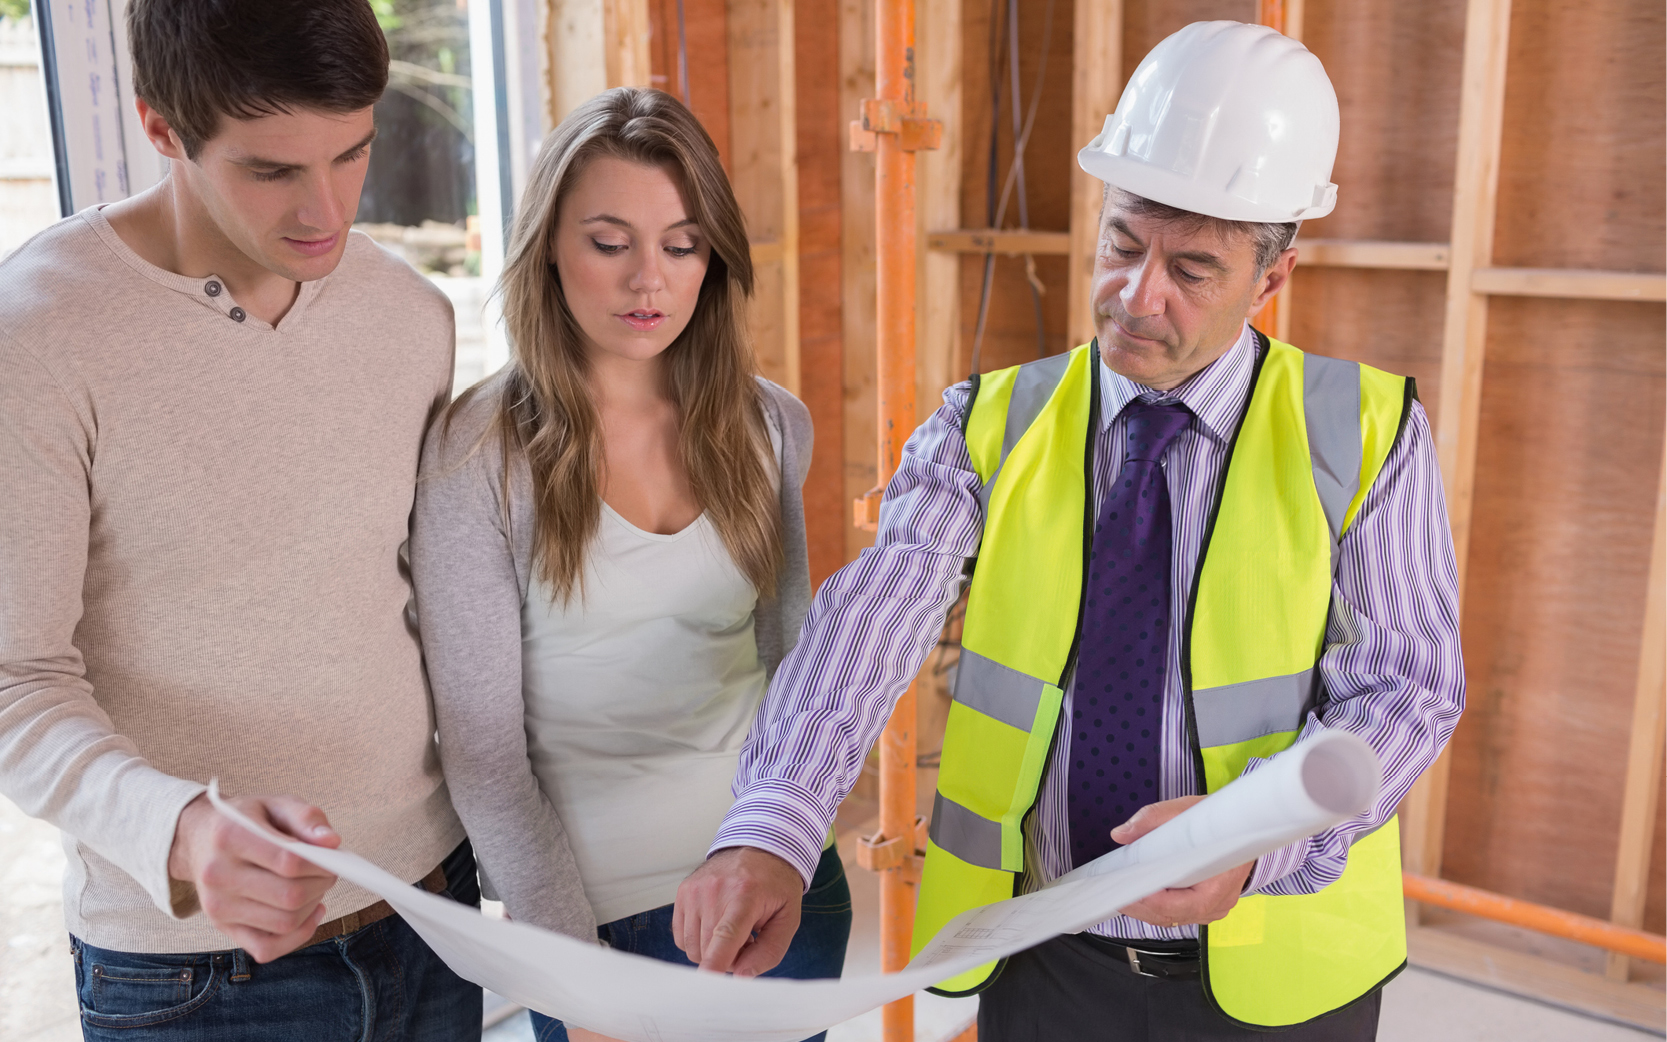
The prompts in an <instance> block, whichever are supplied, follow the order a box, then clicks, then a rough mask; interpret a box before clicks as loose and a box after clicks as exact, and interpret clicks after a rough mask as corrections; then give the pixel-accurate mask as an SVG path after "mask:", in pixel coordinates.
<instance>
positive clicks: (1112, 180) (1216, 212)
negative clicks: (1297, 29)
mask: <svg viewBox="0 0 1667 1042" xmlns="http://www.w3.org/2000/svg"><path fill="white" fill-rule="evenodd" d="M1337 125H1338V115H1337V93H1336V91H1334V90H1332V88H1331V80H1330V78H1328V77H1327V76H1326V73H1325V68H1324V67H1323V66H1322V65H1321V64H1320V59H1318V58H1316V57H1314V55H1313V53H1312V52H1310V51H1309V50H1308V48H1306V47H1304V46H1303V45H1302V44H1300V43H1298V42H1297V41H1295V40H1293V39H1291V38H1290V37H1288V36H1285V35H1283V34H1281V33H1279V32H1276V31H1275V30H1273V29H1270V28H1268V27H1267V26H1263V25H1246V24H1245V23H1243V22H1194V23H1192V24H1191V25H1189V26H1187V27H1186V28H1184V29H1182V30H1181V31H1180V32H1177V33H1175V34H1174V35H1173V36H1170V37H1169V38H1168V39H1166V40H1164V41H1163V42H1162V43H1159V44H1158V45H1157V46H1156V47H1154V48H1152V53H1150V54H1148V55H1147V56H1146V60H1145V61H1143V62H1141V63H1140V68H1138V69H1136V70H1135V72H1134V76H1133V77H1132V78H1131V79H1130V80H1129V85H1128V87H1126V88H1125V89H1124V91H1123V97H1122V99H1121V100H1119V101H1118V102H1117V111H1116V112H1114V113H1112V114H1111V115H1109V116H1107V117H1106V123H1105V128H1104V129H1103V130H1101V131H1100V135H1099V136H1098V137H1096V138H1095V139H1094V140H1093V141H1090V142H1089V143H1088V147H1087V148H1084V149H1083V150H1082V151H1081V152H1078V153H1077V162H1078V163H1079V164H1080V165H1081V166H1082V168H1083V169H1084V170H1086V171H1087V172H1088V173H1090V174H1092V175H1094V176H1095V177H1097V178H1099V179H1100V180H1102V181H1104V182H1106V183H1107V184H1110V185H1114V186H1115V187H1117V188H1121V189H1123V190H1124V191H1126V192H1133V193H1134V194H1135V195H1139V196H1144V197H1145V198H1147V199H1151V200H1153V201H1154V202H1159V203H1165V204H1167V205H1169V206H1174V207H1177V208H1179V209H1182V210H1188V211H1191V212H1193V213H1200V214H1207V215H1208V216H1211V217H1220V218H1223V219H1225V220H1229V221H1261V222H1275V223H1285V222H1289V221H1305V220H1309V219H1311V218H1315V217H1324V216H1325V215H1326V214H1328V213H1330V212H1331V210H1332V207H1334V206H1336V205H1337V186H1336V185H1334V184H1332V183H1331V165H1332V162H1333V161H1334V160H1335V159H1336V158H1337Z"/></svg>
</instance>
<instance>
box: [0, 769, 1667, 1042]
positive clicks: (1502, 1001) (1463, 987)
mask: <svg viewBox="0 0 1667 1042" xmlns="http://www.w3.org/2000/svg"><path fill="white" fill-rule="evenodd" d="M854 834H855V833H854V832H851V833H849V834H848V835H854ZM849 844H850V840H849V838H847V839H846V840H845V842H843V843H842V844H841V849H842V850H844V849H845V848H846V847H847V846H849ZM848 863H849V861H848ZM63 864H64V855H63V851H62V848H61V847H59V845H58V837H57V833H56V831H55V830H54V829H52V828H51V827H49V826H47V825H44V824H42V823H41V822H38V821H33V820H31V819H29V818H26V817H24V816H23V814H22V812H21V811H19V810H18V809H17V808H16V807H15V806H13V805H12V804H11V803H9V802H7V801H6V800H4V799H0V1042H77V1040H79V1039H80V1038H81V1032H80V1029H79V1025H78V1022H77V1017H76V1005H75V994H74V980H73V975H72V972H71V965H70V960H69V950H68V942H67V938H66V937H65V935H64V932H63V909H62V905H61V898H60V896H59V878H60V875H61V873H62V871H63ZM851 889H852V898H853V904H854V906H855V924H856V925H855V929H854V932H853V936H852V938H851V950H850V954H849V955H848V956H847V959H846V972H847V973H853V974H855V973H872V972H874V971H875V969H876V968H877V966H878V961H879V956H878V939H877V938H878V933H877V929H878V926H877V923H878V919H877V916H876V914H875V907H876V904H877V902H878V897H877V887H876V884H875V880H874V877H873V876H871V875H869V874H868V873H865V872H862V871H860V870H859V871H852V873H851ZM974 1009H975V1006H974V1003H973V1001H972V1000H952V999H940V998H937V997H935V996H929V995H927V996H922V997H921V998H920V999H919V1000H917V1007H916V1023H917V1031H918V1036H917V1037H918V1038H919V1039H920V1040H921V1042H943V1040H947V1039H950V1038H953V1037H954V1036H955V1035H956V1034H958V1033H959V1032H960V1030H961V1029H962V1028H963V1027H964V1026H965V1025H966V1024H967V1023H969V1022H970V1021H971V1019H972V1017H973V1015H974ZM879 1037H880V1035H879V1016H878V1013H877V1012H876V1013H871V1014H868V1015H866V1016H863V1017H859V1018H857V1019H856V1020H853V1021H850V1022H848V1023H845V1024H841V1025H839V1026H837V1027H835V1028H833V1029H832V1030H831V1031H829V1033H828V1040H829V1042H878V1040H879ZM1378 1037H1379V1039H1380V1040H1381V1042H1643V1040H1645V1039H1650V1038H1656V1037H1659V1034H1657V1035H1652V1034H1650V1033H1648V1032H1643V1031H1638V1030H1636V1029H1633V1028H1627V1027H1622V1026H1620V1025H1616V1024H1610V1023H1606V1022H1603V1021H1598V1020H1593V1019H1591V1018H1588V1017H1584V1016H1580V1015H1578V1014H1575V1013H1570V1012H1568V1011H1566V1010H1562V1009H1556V1008H1553V1007H1550V1006H1546V1005H1542V1004H1540V1003H1537V1002H1533V1001H1531V1000H1528V999H1524V998H1520V997H1518V996H1515V995H1506V994H1502V993H1500V992H1494V991H1489V990H1487V989H1485V988H1478V987H1475V986H1472V985H1469V984H1465V983H1462V982H1459V981H1454V980H1450V979H1448V978H1445V977H1440V976H1436V975H1435V974H1431V973H1425V972H1422V971H1419V970H1409V971H1407V972H1406V973H1403V974H1402V975H1401V976H1400V977H1398V978H1396V980H1394V981H1393V982H1392V983H1391V984H1390V985H1389V986H1388V988H1387V989H1385V992H1384V1006H1383V1022H1382V1026H1381V1028H1380V1031H1379V1035H1378ZM531 1039H532V1032H531V1030H530V1029H529V1027H528V1025H527V1018H526V1014H525V1013H520V1014H516V1015H515V1016H513V1017H511V1018H509V1019H508V1020H506V1021H504V1022H503V1023H502V1024H500V1025H498V1026H497V1027H495V1028H493V1029H491V1030H490V1031H488V1032H487V1034H486V1040H487V1042H531Z"/></svg>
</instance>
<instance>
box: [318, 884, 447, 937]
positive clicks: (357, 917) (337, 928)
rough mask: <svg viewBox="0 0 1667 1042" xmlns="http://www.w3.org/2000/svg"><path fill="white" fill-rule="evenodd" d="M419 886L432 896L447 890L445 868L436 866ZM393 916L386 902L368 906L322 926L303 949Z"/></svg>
mask: <svg viewBox="0 0 1667 1042" xmlns="http://www.w3.org/2000/svg"><path fill="white" fill-rule="evenodd" d="M417 885H418V886H420V887H422V888H423V889H424V890H427V891H428V892H429V893H431V894H438V893H440V892H441V891H443V890H445V889H446V868H445V866H444V865H436V866H435V867H434V871H432V872H430V873H429V874H428V875H426V876H423V877H422V879H421V880H419V881H418V882H417ZM393 914H394V910H393V906H391V905H389V904H388V902H386V901H378V902H376V903H375V904H373V905H366V906H365V907H364V908H361V909H359V910H358V911H357V912H349V913H348V914H347V915H344V916H342V917H341V918H340V919H332V920H330V921H329V922H327V923H324V924H322V925H320V926H319V928H318V929H316V930H314V931H313V935H312V938H311V939H310V940H308V941H307V943H306V944H303V945H302V946H301V947H303V948H306V947H308V946H310V945H314V944H320V943H322V942H324V941H329V940H333V939H335V938H337V937H340V936H342V935H343V934H349V933H352V932H353V931H355V930H363V929H364V928H365V927H367V926H369V925H371V924H372V923H379V922H381V921H382V920H384V919H386V918H388V917H389V916H390V915H393Z"/></svg>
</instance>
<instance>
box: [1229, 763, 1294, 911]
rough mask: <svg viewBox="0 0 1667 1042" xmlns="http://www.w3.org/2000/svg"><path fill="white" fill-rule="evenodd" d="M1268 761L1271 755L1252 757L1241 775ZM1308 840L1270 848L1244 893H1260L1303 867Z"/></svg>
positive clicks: (1246, 883)
mask: <svg viewBox="0 0 1667 1042" xmlns="http://www.w3.org/2000/svg"><path fill="white" fill-rule="evenodd" d="M1268 761H1269V757H1265V756H1253V757H1251V758H1250V761H1249V762H1248V763H1246V764H1245V765H1244V772H1243V773H1242V774H1240V775H1239V777H1241V778H1242V777H1244V776H1245V775H1246V774H1249V773H1250V772H1252V771H1254V770H1256V769H1257V768H1258V767H1261V766H1263V765H1264V764H1266V763H1268ZM1308 842H1309V841H1308V838H1306V837H1305V838H1303V839H1299V840H1297V841H1296V842H1295V843H1290V844H1287V845H1286V846H1283V847H1280V848H1279V849H1278V850H1270V851H1268V852H1267V853H1266V854H1263V855H1262V856H1261V857H1259V858H1257V859H1256V866H1255V867H1254V868H1252V869H1251V870H1250V878H1249V879H1247V880H1245V884H1244V890H1243V893H1246V894H1254V893H1258V892H1260V891H1261V890H1262V889H1264V888H1266V887H1269V886H1272V885H1273V884H1275V883H1277V882H1279V881H1280V880H1281V879H1284V878H1285V877H1286V876H1288V875H1290V874H1291V873H1292V872H1295V871H1296V870H1297V869H1299V868H1301V867H1302V865H1303V862H1304V861H1306V860H1307V858H1308Z"/></svg>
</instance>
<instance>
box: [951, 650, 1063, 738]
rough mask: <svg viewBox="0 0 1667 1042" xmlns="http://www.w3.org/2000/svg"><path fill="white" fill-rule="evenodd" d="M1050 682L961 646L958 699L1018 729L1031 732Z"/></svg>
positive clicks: (956, 680)
mask: <svg viewBox="0 0 1667 1042" xmlns="http://www.w3.org/2000/svg"><path fill="white" fill-rule="evenodd" d="M1046 686H1047V684H1046V683H1045V682H1043V681H1041V680H1037V679H1036V678H1035V677H1033V676H1031V675H1030V674H1028V673H1021V672H1019V671H1018V670H1016V669H1013V668H1012V667H1010V666H1004V665H1002V664H1001V663H999V662H997V661H995V660H994V659H988V658H985V657H984V656H983V655H980V654H978V653H977V652H976V651H968V650H967V649H966V648H962V649H961V661H960V662H959V663H958V664H957V665H956V667H955V701H957V702H959V703H961V704H962V705H964V706H966V707H967V708H969V709H976V710H978V711H979V712H980V713H983V714H984V715H985V716H988V717H993V718H994V719H997V720H1000V721H1001V722H1002V723H1004V724H1007V725H1008V726H1009V727H1017V728H1018V729H1019V730H1021V731H1023V732H1025V733H1026V734H1029V733H1030V729H1031V726H1032V725H1034V724H1035V723H1036V709H1037V707H1038V706H1040V705H1041V704H1042V689H1043V688H1044V687H1046Z"/></svg>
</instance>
